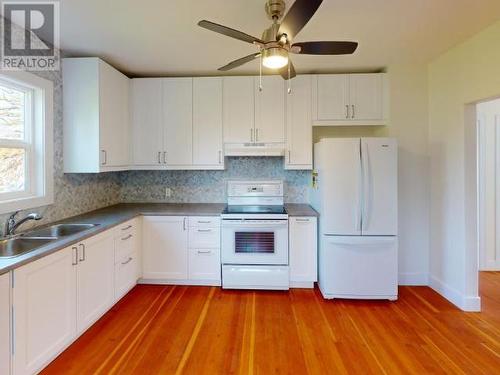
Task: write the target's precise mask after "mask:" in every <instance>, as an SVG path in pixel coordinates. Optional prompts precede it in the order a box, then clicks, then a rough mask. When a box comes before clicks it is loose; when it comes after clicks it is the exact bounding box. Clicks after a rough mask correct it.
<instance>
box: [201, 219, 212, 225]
mask: <svg viewBox="0 0 500 375" xmlns="http://www.w3.org/2000/svg"><path fill="white" fill-rule="evenodd" d="M210 223H211V221H210V220H204V221H203V220H198V224H210Z"/></svg>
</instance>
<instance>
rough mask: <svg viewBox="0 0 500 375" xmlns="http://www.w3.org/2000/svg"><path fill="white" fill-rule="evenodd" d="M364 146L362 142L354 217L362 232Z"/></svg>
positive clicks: (357, 228)
mask: <svg viewBox="0 0 500 375" xmlns="http://www.w3.org/2000/svg"><path fill="white" fill-rule="evenodd" d="M361 147H362V144H361V141H360V145H359V196H358V204H357V207H356V208H355V210H356V214H355V215H354V220H356V230H357V231H359V232H360V234H361V231H362V229H363V189H364V182H363V160H362V156H361V154H362V149H361Z"/></svg>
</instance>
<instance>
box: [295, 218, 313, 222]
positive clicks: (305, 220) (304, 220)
mask: <svg viewBox="0 0 500 375" xmlns="http://www.w3.org/2000/svg"><path fill="white" fill-rule="evenodd" d="M295 220H296V221H297V223H309V221H310V220H309V219H295Z"/></svg>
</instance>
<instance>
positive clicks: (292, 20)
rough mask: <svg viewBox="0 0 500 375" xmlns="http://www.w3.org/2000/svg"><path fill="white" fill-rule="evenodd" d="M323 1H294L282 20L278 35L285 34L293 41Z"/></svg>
mask: <svg viewBox="0 0 500 375" xmlns="http://www.w3.org/2000/svg"><path fill="white" fill-rule="evenodd" d="M322 2H323V0H296V1H295V3H293V5H292V7H291V8H290V10H289V11H288V13H287V14H286V15H285V17H284V18H283V21H282V22H281V25H280V28H279V34H286V35H287V36H288V39H293V38H295V36H296V35H297V34H298V33H299V31H300V30H302V28H303V27H304V26H305V25H306V24H307V23H308V22H309V20H310V19H311V17H312V16H313V15H314V13H316V11H317V10H318V8H319V6H320V5H321V3H322Z"/></svg>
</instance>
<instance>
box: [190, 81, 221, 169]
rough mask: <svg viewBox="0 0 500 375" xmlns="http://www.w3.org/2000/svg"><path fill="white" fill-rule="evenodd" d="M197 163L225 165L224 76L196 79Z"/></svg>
mask: <svg viewBox="0 0 500 375" xmlns="http://www.w3.org/2000/svg"><path fill="white" fill-rule="evenodd" d="M193 164H194V165H197V166H214V167H219V168H220V169H223V168H224V155H223V150H222V78H218V77H206V78H194V79H193Z"/></svg>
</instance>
